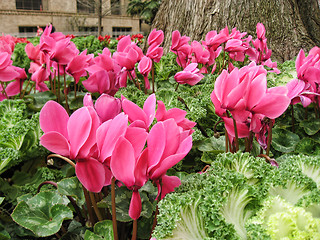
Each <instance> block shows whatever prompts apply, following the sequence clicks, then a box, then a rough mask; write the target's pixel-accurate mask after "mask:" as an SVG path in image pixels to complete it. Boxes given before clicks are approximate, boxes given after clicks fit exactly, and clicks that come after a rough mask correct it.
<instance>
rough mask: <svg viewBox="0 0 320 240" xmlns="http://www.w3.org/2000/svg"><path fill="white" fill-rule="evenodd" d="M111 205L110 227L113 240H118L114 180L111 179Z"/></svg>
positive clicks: (113, 178)
mask: <svg viewBox="0 0 320 240" xmlns="http://www.w3.org/2000/svg"><path fill="white" fill-rule="evenodd" d="M111 203H112V225H113V236H114V240H118V239H119V238H118V229H117V211H116V178H115V177H112V180H111Z"/></svg>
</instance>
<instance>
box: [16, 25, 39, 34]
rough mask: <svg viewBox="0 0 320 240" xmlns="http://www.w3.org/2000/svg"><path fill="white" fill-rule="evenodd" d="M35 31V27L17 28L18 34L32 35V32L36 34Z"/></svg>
mask: <svg viewBox="0 0 320 240" xmlns="http://www.w3.org/2000/svg"><path fill="white" fill-rule="evenodd" d="M42 29H44V28H42ZM37 30H38V28H37V27H24V26H22V27H19V33H32V32H34V33H36V32H37Z"/></svg>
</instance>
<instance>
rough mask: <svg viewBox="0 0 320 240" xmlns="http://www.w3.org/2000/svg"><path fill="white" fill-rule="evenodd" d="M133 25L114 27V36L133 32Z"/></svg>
mask: <svg viewBox="0 0 320 240" xmlns="http://www.w3.org/2000/svg"><path fill="white" fill-rule="evenodd" d="M131 31H132V28H131V27H112V37H119V36H120V35H128V34H131Z"/></svg>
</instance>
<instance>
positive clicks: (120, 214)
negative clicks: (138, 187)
mask: <svg viewBox="0 0 320 240" xmlns="http://www.w3.org/2000/svg"><path fill="white" fill-rule="evenodd" d="M131 196H132V191H130V190H128V189H127V187H125V186H122V187H120V188H117V189H116V206H117V209H116V210H117V220H118V221H121V222H131V221H132V218H131V217H130V216H129V206H130V199H131ZM140 197H141V202H142V211H141V216H142V217H146V218H150V217H151V215H152V211H153V205H152V203H151V202H150V200H149V198H148V196H147V194H146V193H145V192H144V191H140ZM98 207H101V208H103V207H108V208H109V210H110V212H111V209H112V206H111V194H109V195H108V196H107V197H106V198H104V199H103V200H102V201H100V202H99V203H98Z"/></svg>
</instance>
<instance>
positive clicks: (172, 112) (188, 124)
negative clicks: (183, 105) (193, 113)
mask: <svg viewBox="0 0 320 240" xmlns="http://www.w3.org/2000/svg"><path fill="white" fill-rule="evenodd" d="M186 115H187V112H186V111H184V110H182V109H179V108H171V109H169V110H168V111H167V110H166V106H165V105H164V103H163V102H162V101H158V109H157V113H156V119H157V120H158V122H160V121H165V120H167V119H170V118H172V119H174V120H175V122H176V124H177V125H178V126H179V127H181V128H182V129H183V130H184V131H189V134H191V133H193V132H194V130H192V128H193V127H194V126H195V125H196V123H195V122H192V121H190V120H189V119H187V118H186Z"/></svg>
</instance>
